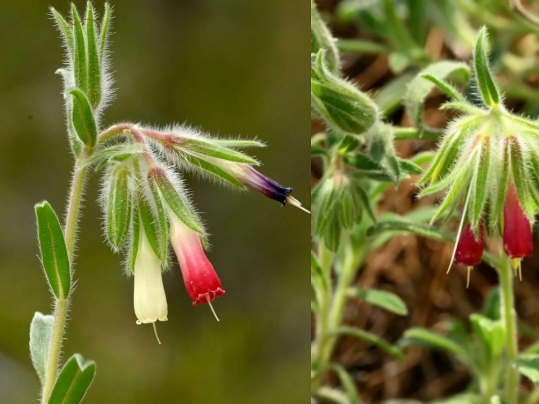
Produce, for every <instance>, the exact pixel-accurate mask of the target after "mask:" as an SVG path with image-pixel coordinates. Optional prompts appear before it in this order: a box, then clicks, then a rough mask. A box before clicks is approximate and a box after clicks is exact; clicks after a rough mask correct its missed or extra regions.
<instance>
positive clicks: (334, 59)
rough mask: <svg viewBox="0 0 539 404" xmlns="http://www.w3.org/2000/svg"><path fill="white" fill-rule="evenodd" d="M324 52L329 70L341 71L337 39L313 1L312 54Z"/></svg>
mask: <svg viewBox="0 0 539 404" xmlns="http://www.w3.org/2000/svg"><path fill="white" fill-rule="evenodd" d="M320 50H324V52H325V58H326V63H327V64H328V68H329V69H330V70H331V71H333V72H337V71H339V64H340V62H339V52H338V50H337V47H336V46H335V39H334V38H333V36H332V35H331V32H330V31H329V29H328V27H327V26H326V23H325V22H324V20H322V17H321V16H320V13H319V12H318V9H317V8H316V4H315V3H314V1H313V0H311V54H312V53H318V51H320Z"/></svg>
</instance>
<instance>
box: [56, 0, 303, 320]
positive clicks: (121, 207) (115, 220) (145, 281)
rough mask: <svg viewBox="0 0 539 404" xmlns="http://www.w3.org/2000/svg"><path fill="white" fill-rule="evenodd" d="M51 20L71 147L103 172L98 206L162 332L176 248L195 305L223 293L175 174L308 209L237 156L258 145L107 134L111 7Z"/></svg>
mask: <svg viewBox="0 0 539 404" xmlns="http://www.w3.org/2000/svg"><path fill="white" fill-rule="evenodd" d="M52 14H53V16H54V18H55V20H56V22H57V24H58V28H59V30H60V32H61V34H62V36H63V38H64V40H65V45H66V50H67V65H66V66H65V68H63V69H60V70H59V73H61V74H62V76H63V78H64V89H65V99H66V116H67V126H68V132H69V137H70V140H71V145H72V149H73V152H74V154H75V155H76V157H77V159H78V162H79V163H78V170H87V169H88V168H89V167H90V166H92V165H94V166H96V167H97V168H104V176H103V181H102V185H103V187H102V194H101V205H102V208H103V211H104V214H105V222H106V224H105V229H106V236H107V239H108V241H109V242H110V244H111V246H112V247H113V248H114V249H115V250H116V251H118V250H124V251H126V255H127V259H126V268H127V271H126V272H127V273H129V274H134V278H135V282H134V283H135V292H134V306H135V314H136V317H137V319H138V321H137V323H138V324H142V323H152V324H154V327H155V322H156V321H158V320H159V321H166V320H167V315H168V308H167V300H166V296H165V291H164V287H163V280H162V271H163V270H166V269H168V268H169V267H170V258H169V250H170V248H169V244H172V247H173V250H174V252H175V253H176V256H177V260H178V263H179V265H180V269H181V272H182V275H183V279H184V283H185V287H186V289H187V292H188V293H189V295H190V296H191V298H192V299H193V304H194V305H198V304H200V303H208V304H209V305H210V306H211V302H212V301H213V300H214V299H215V298H216V297H219V296H222V295H223V294H224V293H225V291H224V290H223V287H222V285H221V281H220V280H219V277H218V276H217V273H216V272H215V270H214V269H213V266H212V265H211V263H210V262H209V260H208V258H207V257H206V255H205V253H204V249H203V247H205V246H207V236H206V232H205V229H204V226H203V224H202V222H201V220H200V218H199V215H198V214H197V212H196V210H195V208H194V206H193V203H192V201H191V198H190V196H189V193H188V192H187V190H186V189H185V186H184V185H183V182H182V179H181V177H180V175H179V173H178V171H177V169H183V170H184V171H192V172H196V173H199V174H202V175H203V176H204V177H209V178H211V179H213V180H216V181H218V182H219V183H222V184H224V185H228V186H230V187H233V188H236V189H245V188H246V186H249V187H252V188H254V189H256V190H258V191H260V192H261V193H262V194H264V195H265V196H267V197H269V198H271V199H275V200H277V201H278V202H280V203H281V204H282V205H285V204H287V203H288V204H291V205H293V206H297V207H298V208H301V209H303V210H305V209H304V208H303V207H302V206H301V203H300V202H299V201H297V200H296V199H295V198H293V197H292V196H291V195H290V194H291V192H292V188H287V187H283V186H282V185H280V184H278V183H277V182H275V181H273V180H271V179H270V178H268V177H266V176H264V175H263V174H261V173H260V172H258V171H257V170H256V169H255V168H254V167H255V166H257V165H259V163H258V162H257V161H256V160H255V159H253V158H252V157H250V156H248V155H247V154H246V153H244V152H242V151H240V149H242V148H246V147H263V146H264V144H263V143H261V142H259V141H256V140H241V139H221V138H215V137H211V136H209V135H207V134H204V133H201V132H200V131H198V130H195V129H193V128H190V127H187V126H176V127H172V128H170V129H166V130H162V131H161V130H155V129H152V128H143V127H140V126H138V125H135V124H130V123H125V124H118V125H114V126H112V127H110V128H109V129H107V130H104V131H101V130H100V121H101V116H102V113H103V110H104V108H105V106H106V105H107V103H108V101H109V100H110V99H111V94H112V91H111V88H110V84H111V78H110V75H109V74H108V65H109V64H108V53H107V43H108V39H107V38H108V36H107V35H108V34H107V32H108V27H109V21H110V9H109V7H108V5H107V6H106V7H105V15H104V17H103V20H102V22H101V24H97V16H96V13H95V11H94V9H93V7H92V5H91V4H90V3H88V7H87V11H86V15H85V18H81V17H80V16H79V14H78V12H77V10H76V8H75V7H74V6H73V7H72V22H71V23H68V22H67V21H66V20H65V19H64V18H63V17H62V16H61V15H60V14H59V13H58V12H56V11H55V10H54V9H52ZM212 310H213V307H212ZM214 314H215V313H214ZM216 317H217V316H216Z"/></svg>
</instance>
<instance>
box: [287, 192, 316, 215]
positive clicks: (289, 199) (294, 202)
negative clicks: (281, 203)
mask: <svg viewBox="0 0 539 404" xmlns="http://www.w3.org/2000/svg"><path fill="white" fill-rule="evenodd" d="M286 203H288V204H290V205H292V206H295V207H296V208H300V209H301V210H302V211H304V212H307V213H308V214H309V215H310V214H311V212H310V211H308V210H307V209H305V208H304V207H303V206H301V202H300V201H298V200H297V199H296V198H294V197H293V196H290V195H288V196H287V197H286Z"/></svg>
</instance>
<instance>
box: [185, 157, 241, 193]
mask: <svg viewBox="0 0 539 404" xmlns="http://www.w3.org/2000/svg"><path fill="white" fill-rule="evenodd" d="M182 157H184V158H185V159H186V160H187V161H188V162H189V163H190V164H191V165H192V168H197V169H200V170H201V171H202V172H203V173H205V174H208V175H210V176H211V177H212V178H215V179H216V180H219V181H222V182H224V183H225V184H226V185H229V186H231V187H233V188H237V189H245V186H244V185H243V184H242V183H241V182H239V181H238V180H237V179H236V178H235V177H233V176H232V175H230V174H229V173H228V172H226V171H225V170H223V169H222V168H220V167H218V166H216V165H215V164H212V163H210V162H209V161H207V160H204V159H203V158H198V157H195V156H192V155H189V154H185V155H183V156H182Z"/></svg>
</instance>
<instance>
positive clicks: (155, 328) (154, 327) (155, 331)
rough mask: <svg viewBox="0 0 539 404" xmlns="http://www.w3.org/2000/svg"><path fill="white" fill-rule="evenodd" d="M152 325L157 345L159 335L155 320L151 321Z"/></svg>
mask: <svg viewBox="0 0 539 404" xmlns="http://www.w3.org/2000/svg"><path fill="white" fill-rule="evenodd" d="M152 325H153V332H154V333H155V338H156V339H157V342H159V345H161V341H159V335H157V327H156V326H155V321H154V322H153V323H152Z"/></svg>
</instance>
